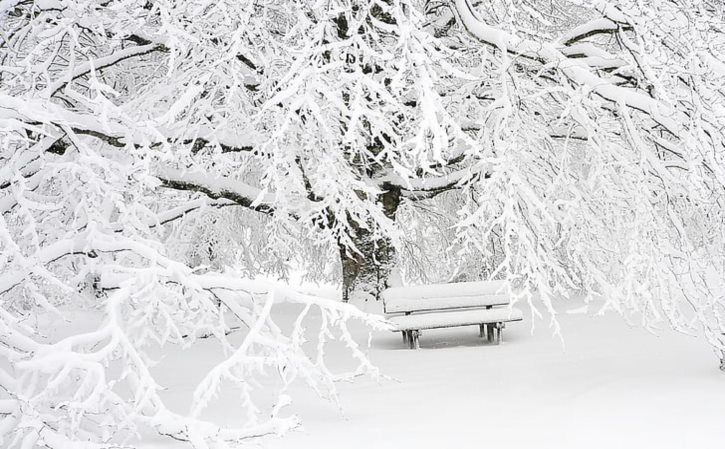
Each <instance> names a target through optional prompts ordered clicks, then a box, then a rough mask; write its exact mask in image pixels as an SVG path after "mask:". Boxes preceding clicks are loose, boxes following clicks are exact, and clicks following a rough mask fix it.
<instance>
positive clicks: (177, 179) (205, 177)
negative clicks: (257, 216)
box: [156, 167, 274, 214]
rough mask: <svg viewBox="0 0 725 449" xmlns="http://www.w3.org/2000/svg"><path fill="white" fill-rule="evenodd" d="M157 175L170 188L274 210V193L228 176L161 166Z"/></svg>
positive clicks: (263, 211)
mask: <svg viewBox="0 0 725 449" xmlns="http://www.w3.org/2000/svg"><path fill="white" fill-rule="evenodd" d="M156 177H158V178H159V180H160V181H161V183H162V185H163V186H164V187H167V188H169V189H175V190H186V191H191V192H200V193H203V194H205V195H206V196H208V197H209V198H212V199H215V200H218V199H222V198H223V199H227V200H230V201H233V202H235V203H236V204H238V205H240V206H244V207H246V208H248V209H251V210H254V211H257V212H262V213H265V214H271V213H273V212H274V207H273V206H272V204H273V203H274V195H270V194H265V193H264V192H262V191H261V190H260V189H258V188H256V187H253V186H250V185H249V184H246V183H244V182H241V181H238V180H235V179H232V178H229V177H226V176H217V177H211V176H210V174H209V173H203V172H184V171H182V170H178V169H174V168H171V167H161V168H159V169H158V170H157V172H156Z"/></svg>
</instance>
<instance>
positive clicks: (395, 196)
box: [338, 186, 400, 302]
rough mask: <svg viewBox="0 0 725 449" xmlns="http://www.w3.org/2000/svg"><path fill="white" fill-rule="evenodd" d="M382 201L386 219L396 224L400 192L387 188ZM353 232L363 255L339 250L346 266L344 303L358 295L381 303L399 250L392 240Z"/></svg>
mask: <svg viewBox="0 0 725 449" xmlns="http://www.w3.org/2000/svg"><path fill="white" fill-rule="evenodd" d="M379 201H380V203H381V205H382V206H383V211H384V212H385V215H386V216H387V217H388V218H390V219H391V220H395V213H396V212H397V210H398V206H399V205H400V189H399V188H396V187H393V186H386V191H385V193H383V194H382V195H380V198H379ZM353 231H354V234H353V235H351V236H350V237H351V238H352V241H353V242H354V244H355V246H356V247H357V250H358V251H359V252H354V251H353V250H352V249H349V248H346V247H345V246H344V245H339V247H338V249H339V251H340V262H341V263H340V264H341V266H342V300H343V301H344V302H347V301H349V299H350V297H351V295H352V294H353V292H356V291H357V292H360V293H366V294H368V295H370V296H373V297H374V298H375V299H376V300H377V299H380V293H381V292H382V291H383V290H384V289H386V288H387V287H388V276H389V275H390V271H391V269H392V268H393V266H394V264H395V248H394V247H393V245H392V242H391V241H390V239H388V238H386V237H380V236H375V235H373V233H372V232H371V231H370V230H368V229H365V228H363V227H361V226H357V225H353Z"/></svg>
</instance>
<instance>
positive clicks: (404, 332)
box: [400, 331, 408, 345]
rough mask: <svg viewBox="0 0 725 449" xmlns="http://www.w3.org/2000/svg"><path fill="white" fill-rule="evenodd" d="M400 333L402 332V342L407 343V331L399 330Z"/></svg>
mask: <svg viewBox="0 0 725 449" xmlns="http://www.w3.org/2000/svg"><path fill="white" fill-rule="evenodd" d="M400 333H401V334H403V344H404V345H407V344H408V331H400Z"/></svg>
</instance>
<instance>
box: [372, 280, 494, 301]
mask: <svg viewBox="0 0 725 449" xmlns="http://www.w3.org/2000/svg"><path fill="white" fill-rule="evenodd" d="M505 289H506V281H476V282H459V283H455V284H429V285H417V286H413V287H394V288H389V289H387V290H385V291H384V292H383V299H418V298H438V297H443V296H473V295H495V294H497V293H503V292H505Z"/></svg>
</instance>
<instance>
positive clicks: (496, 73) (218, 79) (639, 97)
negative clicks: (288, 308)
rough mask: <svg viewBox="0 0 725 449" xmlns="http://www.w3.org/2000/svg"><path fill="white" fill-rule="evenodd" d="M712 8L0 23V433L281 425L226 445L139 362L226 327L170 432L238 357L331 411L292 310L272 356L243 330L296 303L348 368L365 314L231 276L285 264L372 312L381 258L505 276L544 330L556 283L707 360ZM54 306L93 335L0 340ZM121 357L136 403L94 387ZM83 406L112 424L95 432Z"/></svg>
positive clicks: (235, 14) (42, 13)
mask: <svg viewBox="0 0 725 449" xmlns="http://www.w3.org/2000/svg"><path fill="white" fill-rule="evenodd" d="M723 14H724V11H723V5H721V4H720V3H719V2H712V1H707V0H699V1H695V2H688V3H687V4H681V2H672V1H665V0H656V1H653V2H649V3H648V4H647V5H640V4H639V3H637V2H634V1H629V0H619V1H617V2H613V3H612V2H599V1H594V0H592V1H583V0H568V1H567V0H557V1H550V2H544V1H541V2H533V3H529V2H519V1H511V0H497V1H494V2H488V3H486V4H485V5H484V4H474V2H472V1H470V0H454V1H450V2H448V1H442V2H432V1H420V0H372V1H369V0H366V1H362V0H339V1H334V0H330V1H317V2H308V1H302V0H286V1H284V2H277V3H273V2H269V3H268V4H265V2H258V1H234V2H231V1H229V2H227V1H221V2H214V3H205V2H198V1H188V2H176V3H166V2H156V1H151V2H147V1H145V0H144V1H136V0H129V1H123V2H87V3H82V4H81V3H78V4H76V3H64V2H56V1H54V0H43V1H23V0H19V1H18V0H11V1H9V2H3V3H2V4H0V18H1V19H0V23H2V35H3V39H2V42H0V58H1V59H0V61H1V62H0V128H1V129H2V130H3V131H2V133H0V140H1V142H2V146H1V148H2V153H1V154H0V158H2V161H3V165H2V168H0V190H1V191H2V193H1V195H2V196H0V215H1V218H2V219H1V221H0V231H1V232H0V242H2V244H1V245H2V246H0V254H1V256H0V266H2V275H0V294H1V295H2V304H3V306H2V309H0V310H1V312H2V316H1V317H0V326H2V329H3V332H2V333H1V334H2V337H0V338H1V339H2V346H0V348H2V351H3V353H4V354H7V356H8V358H9V360H11V361H12V363H13V368H12V370H11V371H8V372H5V371H0V383H1V384H2V385H3V388H4V389H5V391H6V395H7V397H8V399H7V400H5V402H2V403H1V404H2V405H1V406H0V413H2V414H3V415H4V416H5V420H4V421H3V424H0V428H3V429H19V430H16V431H15V432H14V433H10V435H11V436H10V437H9V438H11V441H12V442H13V444H14V443H18V442H19V441H20V439H22V438H28V439H32V438H37V439H38V441H40V442H42V444H46V445H48V446H51V447H65V446H64V445H65V444H68V441H69V440H71V441H75V440H78V441H80V440H86V439H89V438H91V439H93V438H95V440H94V441H98V442H102V441H106V439H107V438H110V437H109V436H107V435H104V434H103V431H104V429H112V430H113V432H111V433H112V436H114V437H115V435H116V433H118V431H119V429H118V425H119V423H123V425H127V424H130V423H133V422H137V421H138V422H146V423H150V424H151V425H152V426H155V427H156V428H157V430H158V431H159V432H161V433H165V434H170V435H172V436H174V437H175V438H181V439H188V440H191V441H192V442H193V443H194V444H195V445H197V446H199V447H203V445H204V444H213V443H214V442H215V441H218V440H220V439H221V440H230V441H232V440H240V439H243V438H244V437H247V436H250V435H255V434H257V433H259V432H271V431H278V430H280V431H281V430H284V429H286V428H288V427H290V426H292V425H293V424H294V423H293V422H292V421H290V420H284V419H281V418H278V417H277V415H276V413H277V411H278V409H275V412H274V417H273V419H272V420H271V421H269V422H267V423H266V424H261V425H260V426H256V425H253V420H251V421H250V423H252V424H250V427H246V428H244V429H238V430H236V431H229V430H223V431H222V430H219V429H217V428H215V427H213V426H212V425H211V424H209V423H202V422H201V421H199V420H198V418H197V417H196V415H192V416H191V417H173V418H172V417H171V415H170V414H169V413H170V412H169V411H168V410H167V409H165V407H164V406H163V401H161V399H160V397H158V395H157V394H156V391H157V389H158V387H157V386H156V385H155V383H154V379H153V376H152V375H151V374H150V372H149V371H148V369H147V368H148V362H147V360H146V356H145V355H144V349H143V348H144V344H145V343H146V342H147V341H148V339H157V340H158V341H161V342H165V341H167V340H169V341H170V342H172V343H177V344H187V343H186V342H187V341H190V339H191V340H193V339H194V336H196V335H208V334H213V335H214V336H215V337H217V338H219V341H220V342H222V344H226V343H224V342H225V339H224V333H225V331H227V330H228V328H229V326H231V325H236V324H239V323H241V324H239V325H241V326H248V327H247V328H246V329H247V330H246V331H245V332H247V333H246V334H245V335H246V337H245V340H244V341H245V343H243V344H242V346H241V347H240V348H237V350H236V352H235V353H234V354H235V355H234V356H232V357H230V358H229V359H228V361H226V362H225V364H222V366H221V367H220V368H219V370H218V371H215V372H213V373H210V375H209V378H208V379H207V381H206V382H205V383H204V384H203V385H201V386H200V387H199V390H198V395H197V397H196V399H197V402H196V404H197V407H198V408H197V409H195V410H196V411H198V410H199V409H200V408H201V407H203V406H204V404H205V401H206V400H207V399H208V397H209V395H210V394H212V393H213V392H214V391H215V390H216V388H217V386H218V385H217V383H218V380H219V379H220V378H221V377H223V376H226V375H231V376H232V377H234V379H236V380H237V381H238V382H240V385H242V386H244V385H248V382H247V380H248V379H247V377H246V376H249V375H251V374H250V373H251V371H250V369H251V367H252V366H254V363H256V361H257V360H259V359H258V358H256V357H258V356H261V355H266V356H267V358H266V359H265V360H273V362H272V363H274V364H275V366H276V367H278V368H280V370H281V367H284V366H295V367H297V371H296V372H299V373H300V374H299V375H300V376H301V377H304V378H306V379H308V380H309V381H310V382H311V383H312V384H313V386H316V387H318V388H320V385H323V386H325V388H321V389H323V390H325V391H328V392H331V391H332V389H331V388H330V385H331V384H330V381H331V380H332V379H333V378H334V376H333V375H332V374H330V373H329V371H328V370H327V369H326V368H325V365H324V360H322V359H314V358H312V359H311V358H310V356H309V355H308V354H307V353H305V351H304V350H303V349H302V347H301V346H302V343H301V338H302V337H301V335H302V333H303V330H304V328H305V325H304V324H303V318H304V316H306V315H303V318H301V320H300V322H298V326H297V327H296V328H295V330H294V331H293V333H292V334H291V335H284V334H282V333H281V331H280V330H279V328H277V327H276V325H275V324H274V321H273V319H272V318H270V316H269V308H271V307H272V305H273V304H274V303H275V302H276V301H282V300H285V298H286V300H289V301H297V302H299V303H301V304H303V305H304V307H313V306H314V307H319V308H320V309H321V313H322V314H323V315H324V316H326V317H328V319H329V323H331V325H332V326H333V327H334V326H338V328H339V332H340V336H341V337H340V338H343V339H346V341H348V342H349V343H350V345H351V347H352V348H353V352H354V354H355V355H356V356H357V357H358V359H359V360H360V361H361V365H360V370H361V371H365V372H374V370H373V368H372V367H371V366H370V365H369V363H368V362H367V361H366V359H365V358H364V356H363V355H362V353H361V352H360V351H359V350H358V349H357V347H356V346H355V345H354V342H352V341H351V340H350V339H349V334H348V333H347V332H346V328H345V324H344V323H345V321H344V318H347V317H354V318H359V319H361V320H363V321H365V322H367V323H369V324H371V325H373V326H382V323H380V321H378V320H376V319H375V318H373V317H370V316H368V315H365V314H361V313H359V312H357V311H356V310H355V309H354V308H352V307H347V306H345V305H341V304H336V303H334V302H330V301H324V300H320V299H317V298H313V297H309V296H305V295H301V294H299V293H296V292H293V291H288V290H284V291H275V290H270V288H269V287H268V286H266V285H262V284H259V283H254V282H252V281H246V280H244V279H249V278H251V277H253V276H254V275H256V274H259V273H277V274H279V275H282V276H284V275H285V274H286V272H287V270H288V269H289V265H290V264H292V263H293V262H295V261H296V264H298V265H299V264H303V265H304V266H305V267H306V268H308V269H309V271H310V272H311V273H312V275H313V276H318V277H320V278H326V279H336V280H338V281H339V282H340V283H341V284H342V285H343V298H344V299H347V298H348V297H349V296H350V295H351V293H352V292H353V291H359V292H364V293H365V292H367V293H369V294H372V295H377V294H378V293H379V292H380V290H381V289H382V288H384V287H385V285H386V281H387V278H388V275H389V273H390V270H391V267H392V266H393V265H394V264H399V265H400V266H402V267H403V269H404V271H405V272H406V275H407V276H408V277H409V278H425V277H436V276H437V277H438V278H442V279H446V278H454V277H458V278H462V277H466V276H468V277H474V278H475V277H481V276H483V277H490V278H505V279H507V280H509V284H510V285H511V291H512V292H513V293H514V294H516V295H517V296H518V297H519V298H520V299H521V300H527V301H528V302H529V304H530V305H531V307H532V310H533V311H534V313H537V314H538V313H539V311H538V308H539V307H541V305H543V306H544V307H545V308H546V309H548V310H549V312H551V314H552V317H553V316H554V309H553V306H552V303H551V298H552V297H554V296H556V295H562V294H563V295H566V294H568V293H569V292H571V291H572V290H579V291H582V292H584V293H585V294H586V295H587V296H588V297H594V296H602V297H604V298H606V306H605V307H607V308H611V309H615V310H618V311H620V312H622V313H637V314H640V316H641V317H642V320H643V322H644V323H645V324H650V323H653V322H656V321H658V320H667V321H668V322H669V323H670V324H671V325H672V326H673V327H675V328H677V329H679V330H682V331H686V332H693V333H698V334H702V335H704V336H705V337H706V338H707V339H708V341H709V342H710V343H711V344H712V345H713V347H715V348H716V349H718V350H722V349H723V341H722V337H721V335H722V333H723V330H724V329H725V326H723V322H722V321H723V302H724V301H723V296H722V292H723V291H725V288H723V279H725V265H724V263H725V262H723V261H725V258H724V257H723V256H724V254H723V250H724V248H725V241H724V240H723V227H722V223H723V222H724V221H723V220H724V218H725V217H723V210H724V209H723V199H724V198H723V180H724V179H725V176H724V173H723V168H722V167H724V166H725V165H724V164H723V155H725V151H724V148H723V142H724V140H723V134H724V133H725V131H724V129H725V128H724V127H723V123H724V121H723V117H724V116H725V106H724V104H725V95H724V94H723V92H725V91H724V90H723V88H724V86H723V83H725V77H724V76H723V75H725V62H723V61H725V50H724V48H725V38H724V37H723ZM331 261H332V262H331ZM288 262H289V263H288ZM534 298H538V301H534ZM78 303H90V304H100V305H102V307H103V308H104V311H105V316H106V321H105V322H103V323H99V327H98V330H97V331H96V332H95V333H90V334H78V335H75V336H72V337H70V338H69V339H66V340H62V341H60V342H54V343H52V344H47V343H43V342H41V336H40V334H39V333H38V329H33V328H29V327H27V326H25V325H24V324H23V318H24V317H26V316H28V314H30V313H31V312H32V310H34V309H37V308H41V309H45V310H51V311H56V310H57V311H58V313H62V312H61V310H62V306H64V305H66V304H78ZM218 303H221V304H222V307H221V308H219V307H217V304H218ZM305 310H307V309H305ZM227 311H229V312H231V313H232V314H233V315H234V318H233V320H234V323H226V322H225V321H224V320H222V321H221V322H220V317H221V318H224V317H225V316H226V313H227ZM305 313H306V312H305ZM235 323H236V324H235ZM553 323H554V325H555V320H554V321H553ZM321 332H322V334H325V332H327V331H326V330H325V329H322V330H321ZM322 339H323V340H324V338H322ZM99 348H102V349H100V350H99ZM55 351H61V352H62V354H63V355H64V357H57V358H53V357H50V356H51V355H52V352H55ZM119 358H120V360H123V361H124V363H127V364H128V366H129V367H130V368H129V370H128V373H124V375H123V376H122V379H123V381H125V382H130V383H131V385H132V391H135V392H136V393H137V396H133V397H120V396H118V394H117V393H116V392H114V390H113V389H112V388H111V387H110V386H109V385H110V384H111V383H112V382H111V380H110V379H108V378H106V377H104V376H105V374H103V373H106V368H105V365H104V364H106V363H108V362H109V361H111V360H117V359H119ZM69 359H72V360H74V362H73V364H70V365H69V364H68V363H66V361H67V360H69ZM232 366H233V367H234V368H231V367H232ZM280 372H281V371H280ZM287 372H290V371H287ZM78 373H81V375H80V376H78ZM230 373H231V374H230ZM283 377H284V376H283ZM35 378H37V379H40V380H37V381H32V382H31V381H30V379H35ZM74 379H80V380H74ZM288 380H289V379H287V378H285V382H287V381H288ZM49 384H50V385H64V386H66V387H68V385H71V387H68V388H66V389H65V390H63V391H64V393H61V392H58V391H54V390H53V389H46V388H45V386H46V385H49ZM243 388H246V387H243ZM68 391H72V392H73V393H71V394H72V395H74V397H65V396H63V394H67V392H68ZM41 392H42V394H41ZM329 394H332V393H329ZM139 398H140V399H139ZM278 402H279V403H280V404H282V403H283V401H282V400H280V401H278ZM18 408H21V409H22V410H23V416H24V418H22V419H21V420H20V421H16V419H18V412H17V410H18ZM98 409H101V410H114V412H113V413H112V414H109V416H113V417H114V418H113V419H111V420H110V421H109V422H108V423H102V424H97V423H96V424H92V423H93V420H92V419H90V414H91V413H92V412H93V411H94V410H98ZM254 409H255V408H254V405H253V404H252V403H251V402H250V403H249V410H250V416H253V415H254V413H253V410H254ZM69 410H70V411H72V413H73V415H72V416H74V420H73V422H72V423H69V422H67V421H66V420H64V419H63V417H64V416H69V415H68V413H69ZM195 413H196V412H195ZM28 416H31V417H32V419H31V418H28ZM7 432H8V431H5V430H3V431H2V432H0V434H2V433H7ZM114 432H116V433H114ZM94 435H95V436H94ZM98 435H102V436H101V437H99V436H98ZM217 437H219V438H217ZM104 438H106V439H104Z"/></svg>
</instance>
